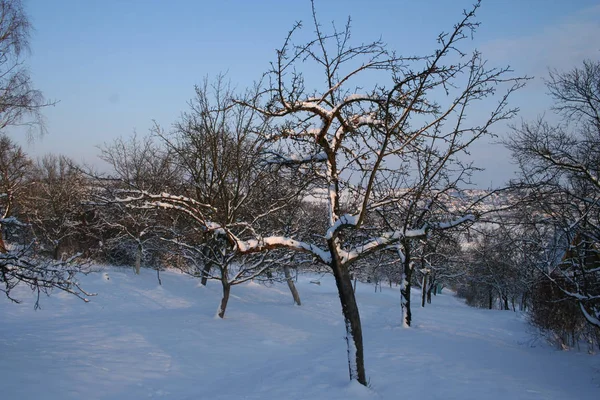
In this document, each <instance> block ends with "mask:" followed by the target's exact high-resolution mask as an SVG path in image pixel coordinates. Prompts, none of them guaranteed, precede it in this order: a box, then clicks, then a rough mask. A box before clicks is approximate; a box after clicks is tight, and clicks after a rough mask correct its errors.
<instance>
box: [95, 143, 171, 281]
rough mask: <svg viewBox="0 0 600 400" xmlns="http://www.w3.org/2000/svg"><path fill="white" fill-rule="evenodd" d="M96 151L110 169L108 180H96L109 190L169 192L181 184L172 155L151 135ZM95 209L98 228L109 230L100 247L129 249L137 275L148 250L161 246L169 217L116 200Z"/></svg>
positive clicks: (110, 249) (117, 249) (123, 250)
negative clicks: (106, 205)
mask: <svg viewBox="0 0 600 400" xmlns="http://www.w3.org/2000/svg"><path fill="white" fill-rule="evenodd" d="M100 150H101V154H100V158H101V159H102V160H104V161H106V162H107V163H108V164H109V165H110V166H111V167H112V169H113V171H112V175H111V177H110V179H104V180H102V179H100V182H102V184H103V186H104V187H105V189H106V190H107V191H109V192H115V191H119V190H129V189H135V190H140V191H150V192H159V191H172V190H173V189H174V188H178V187H179V186H180V185H181V178H180V173H181V170H179V169H178V167H177V164H176V163H174V162H172V158H173V157H174V156H175V155H174V154H173V153H172V152H171V151H169V149H167V148H165V146H162V145H161V144H160V143H157V141H156V140H155V138H153V137H151V136H146V137H142V138H140V137H138V136H137V135H136V134H134V135H133V136H132V137H130V138H128V139H123V138H118V139H116V140H114V141H113V142H112V143H109V144H105V145H104V146H102V147H100ZM98 212H99V216H98V224H99V226H100V227H101V228H100V229H103V230H105V231H109V232H111V233H110V235H109V237H107V238H106V240H105V243H104V246H103V247H104V249H105V252H113V253H114V252H117V253H121V252H124V253H125V254H129V253H131V252H130V251H128V249H130V248H131V249H133V253H134V256H133V259H134V261H133V264H134V271H135V273H136V274H139V273H140V269H141V267H142V263H143V261H144V260H145V259H147V258H148V257H149V256H150V255H151V254H149V253H156V251H158V250H159V248H160V247H161V246H160V245H159V242H160V232H159V231H164V229H165V228H164V227H165V226H167V227H168V226H169V225H170V220H169V218H168V217H167V218H164V217H165V216H164V215H161V214H160V213H158V212H157V210H155V209H139V208H138V209H132V208H128V207H126V206H124V205H122V204H120V203H109V207H101V208H99V209H98ZM151 250H156V251H151ZM121 258H122V257H121ZM125 258H127V257H125ZM121 261H123V260H121Z"/></svg>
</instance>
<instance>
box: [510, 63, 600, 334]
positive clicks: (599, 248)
mask: <svg viewBox="0 0 600 400" xmlns="http://www.w3.org/2000/svg"><path fill="white" fill-rule="evenodd" d="M546 86H547V88H548V90H549V92H550V95H551V96H552V98H553V100H554V101H555V103H554V107H553V111H554V112H555V113H556V114H557V116H559V117H562V120H561V121H560V122H559V123H556V124H553V123H550V122H548V121H547V120H544V119H543V118H540V119H538V120H537V121H535V122H523V123H522V124H521V125H520V126H518V127H515V129H514V135H513V136H512V137H511V139H510V140H509V141H508V143H507V145H508V147H509V149H510V150H512V152H513V155H514V158H515V160H516V161H517V162H518V163H519V166H520V168H521V175H520V179H519V181H518V182H516V183H515V186H517V187H518V188H520V189H521V192H522V194H523V195H524V204H525V206H528V207H529V208H530V210H533V211H534V212H533V213H530V216H531V217H530V218H529V222H531V223H532V224H533V225H532V226H533V229H534V230H535V231H538V232H545V235H541V237H544V236H545V237H546V243H544V244H543V245H544V246H546V247H548V248H549V249H552V248H554V251H553V252H546V253H538V254H542V255H543V254H546V255H548V254H554V255H552V256H547V257H544V256H542V257H540V258H539V259H538V261H539V262H540V265H541V268H540V271H541V272H542V273H543V274H544V275H545V276H546V278H547V279H548V280H549V281H550V282H552V283H553V284H554V285H555V287H556V288H558V289H559V290H560V291H561V292H562V294H563V296H564V297H565V298H568V299H571V300H572V301H574V302H575V303H576V304H577V305H578V306H579V308H580V311H581V313H582V315H583V316H584V317H585V318H586V319H587V321H588V322H589V323H590V324H592V325H593V326H595V327H597V328H598V327H600V62H598V61H585V62H584V63H583V65H582V66H581V67H577V68H574V69H573V70H571V71H568V72H558V71H552V72H551V73H550V77H549V79H548V80H547V81H546ZM561 249H562V250H561Z"/></svg>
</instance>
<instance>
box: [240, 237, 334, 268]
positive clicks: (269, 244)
mask: <svg viewBox="0 0 600 400" xmlns="http://www.w3.org/2000/svg"><path fill="white" fill-rule="evenodd" d="M235 245H236V247H237V249H238V251H239V252H240V253H256V252H260V251H264V250H269V249H277V248H287V249H291V250H296V251H303V252H306V253H310V254H312V255H313V256H315V257H316V258H318V259H319V261H321V262H322V263H324V264H329V263H330V262H331V255H330V254H329V252H327V251H325V250H323V249H321V248H319V247H318V246H315V245H313V244H309V243H305V242H301V241H298V240H295V239H292V238H288V237H285V236H270V237H265V238H260V239H252V240H245V241H242V240H236V243H235Z"/></svg>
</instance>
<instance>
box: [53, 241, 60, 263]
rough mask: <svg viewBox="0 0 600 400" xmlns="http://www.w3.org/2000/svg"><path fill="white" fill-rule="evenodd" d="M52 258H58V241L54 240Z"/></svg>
mask: <svg viewBox="0 0 600 400" xmlns="http://www.w3.org/2000/svg"><path fill="white" fill-rule="evenodd" d="M52 258H54V259H55V260H60V242H56V243H55V245H54V251H53V252H52Z"/></svg>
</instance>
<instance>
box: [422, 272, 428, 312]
mask: <svg viewBox="0 0 600 400" xmlns="http://www.w3.org/2000/svg"><path fill="white" fill-rule="evenodd" d="M427 278H428V276H427V274H424V275H423V282H422V284H421V307H425V299H426V298H427V285H428V282H427Z"/></svg>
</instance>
